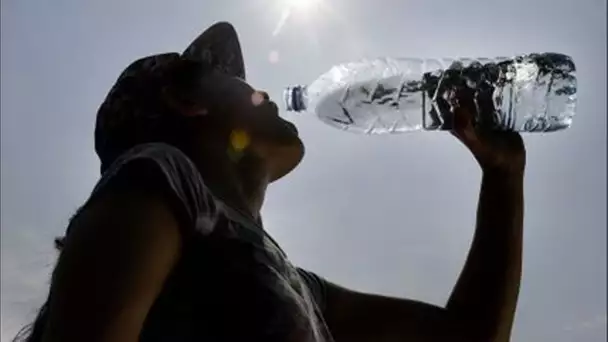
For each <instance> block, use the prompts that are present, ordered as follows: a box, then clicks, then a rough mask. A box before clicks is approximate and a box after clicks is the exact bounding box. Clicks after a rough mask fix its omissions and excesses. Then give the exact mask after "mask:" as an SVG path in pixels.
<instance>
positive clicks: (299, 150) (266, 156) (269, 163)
mask: <svg viewBox="0 0 608 342" xmlns="http://www.w3.org/2000/svg"><path fill="white" fill-rule="evenodd" d="M202 88H203V89H202V91H203V92H204V94H205V95H204V97H205V99H206V101H205V102H206V105H207V107H208V111H209V114H210V115H217V116H218V118H220V120H222V121H223V120H226V121H223V122H226V123H228V127H229V128H230V129H232V130H237V131H239V132H243V133H244V134H245V135H247V138H248V139H249V142H250V143H249V145H248V147H247V149H246V151H247V152H246V153H254V154H255V155H256V156H257V157H259V158H260V159H261V160H262V161H263V163H264V164H265V166H266V167H267V168H268V171H269V173H270V174H269V177H270V180H271V181H274V180H276V179H278V178H280V177H282V176H284V175H285V174H287V173H289V172H290V171H291V170H292V169H293V168H295V167H296V166H297V165H298V164H299V162H300V161H301V159H302V157H303V155H304V146H303V144H302V141H301V140H300V138H299V137H298V130H297V129H296V127H295V126H294V125H293V124H292V123H290V122H289V121H286V120H284V119H283V118H281V117H280V116H279V110H278V107H277V105H276V104H275V103H274V102H272V101H271V100H270V99H269V98H268V95H267V94H266V93H264V92H259V91H256V90H255V89H254V88H253V87H251V86H250V85H249V84H247V83H246V82H245V81H243V80H241V79H238V78H234V77H227V76H224V75H221V74H213V75H211V76H209V77H205V81H204V83H203V84H202Z"/></svg>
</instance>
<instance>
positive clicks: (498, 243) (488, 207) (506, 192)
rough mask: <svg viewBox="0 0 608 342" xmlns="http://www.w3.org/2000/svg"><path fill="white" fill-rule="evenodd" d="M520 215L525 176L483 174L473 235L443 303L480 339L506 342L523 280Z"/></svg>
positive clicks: (500, 173)
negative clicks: (454, 280)
mask: <svg viewBox="0 0 608 342" xmlns="http://www.w3.org/2000/svg"><path fill="white" fill-rule="evenodd" d="M523 214H524V195H523V172H522V173H505V172H484V174H483V180H482V183H481V192H480V197H479V205H478V210H477V228H476V231H475V236H474V238H473V243H472V245H471V249H470V252H469V255H468V257H467V261H466V264H465V266H464V269H463V270H462V273H461V274H460V278H459V280H458V282H457V284H456V286H455V288H454V290H453V292H452V295H451V297H450V299H449V301H448V304H447V309H448V311H449V312H451V313H453V314H454V317H458V319H459V320H461V319H462V324H466V325H469V324H470V327H471V330H472V332H474V334H475V335H477V334H479V336H480V337H482V338H484V339H486V338H487V339H490V340H492V341H501V342H502V341H508V340H509V336H510V331H511V327H512V325H513V319H514V315H515V308H516V304H517V297H518V293H519V283H520V278H521V267H522V266H521V264H522V236H523Z"/></svg>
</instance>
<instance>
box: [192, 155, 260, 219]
mask: <svg viewBox="0 0 608 342" xmlns="http://www.w3.org/2000/svg"><path fill="white" fill-rule="evenodd" d="M197 155H198V157H197V158H194V159H193V161H194V163H195V164H196V166H197V168H198V170H199V172H200V173H201V175H202V177H203V179H204V180H205V185H206V186H208V187H209V188H210V189H211V191H212V192H213V194H214V195H215V196H217V197H219V199H220V200H221V201H223V202H224V203H226V204H227V205H229V206H231V207H233V208H234V209H237V210H240V211H244V212H245V213H247V214H249V215H251V216H252V217H253V218H254V219H256V220H257V219H258V218H259V216H260V210H261V209H262V204H263V201H264V194H265V192H266V187H267V185H268V179H267V177H266V176H265V173H264V172H263V170H262V169H261V168H260V167H259V165H260V163H257V162H256V161H255V160H254V159H255V158H253V157H249V156H244V157H243V158H242V159H241V160H240V161H238V162H235V161H232V160H231V159H230V158H229V157H228V155H227V153H226V152H225V151H222V152H219V151H217V150H216V151H204V152H202V153H198V154H197Z"/></svg>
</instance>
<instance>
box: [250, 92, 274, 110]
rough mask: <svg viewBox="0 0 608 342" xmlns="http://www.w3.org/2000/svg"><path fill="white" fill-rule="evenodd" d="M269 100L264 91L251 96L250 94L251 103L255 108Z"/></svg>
mask: <svg viewBox="0 0 608 342" xmlns="http://www.w3.org/2000/svg"><path fill="white" fill-rule="evenodd" d="M269 100H270V96H269V95H268V93H267V92H265V91H254V92H253V94H251V103H253V105H254V106H256V107H257V106H259V105H261V104H263V103H264V102H268V101H269Z"/></svg>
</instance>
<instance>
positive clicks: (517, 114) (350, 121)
mask: <svg viewBox="0 0 608 342" xmlns="http://www.w3.org/2000/svg"><path fill="white" fill-rule="evenodd" d="M463 87H466V88H469V89H470V90H471V91H473V93H474V94H475V100H476V104H477V106H478V107H479V108H480V109H481V110H479V111H478V112H479V113H478V117H477V118H476V123H477V124H483V125H484V126H483V127H487V128H489V129H498V130H513V131H519V132H551V131H557V130H561V129H565V128H567V127H569V126H570V125H571V123H572V117H573V116H574V114H575V110H576V90H577V86H576V73H575V66H574V62H573V61H572V59H571V58H570V57H568V56H566V55H562V54H557V53H542V54H528V55H521V56H517V57H512V58H505V57H502V58H501V57H499V58H494V59H488V58H476V59H467V58H460V59H425V60H423V59H415V58H380V59H375V60H364V61H360V62H354V63H346V64H342V65H338V66H334V67H333V68H331V70H329V71H328V72H327V73H325V74H323V75H322V76H321V77H319V78H318V79H317V80H316V81H314V82H313V83H312V84H310V85H309V86H293V87H289V88H287V89H286V90H285V92H284V101H285V106H286V108H287V110H290V111H296V112H301V111H307V112H315V113H316V115H317V116H318V117H319V118H320V119H321V120H322V121H324V122H325V123H327V124H329V125H332V126H334V127H337V128H340V129H343V130H348V131H353V132H359V133H366V134H382V133H398V132H408V131H417V130H449V129H451V128H452V127H453V126H452V125H453V122H452V110H451V106H450V100H451V99H450V97H451V96H453V94H455V93H456V91H457V90H460V89H462V88H463Z"/></svg>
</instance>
